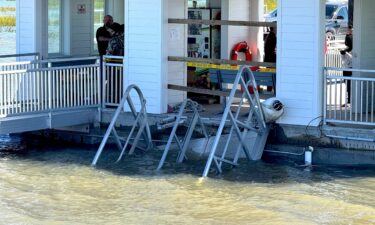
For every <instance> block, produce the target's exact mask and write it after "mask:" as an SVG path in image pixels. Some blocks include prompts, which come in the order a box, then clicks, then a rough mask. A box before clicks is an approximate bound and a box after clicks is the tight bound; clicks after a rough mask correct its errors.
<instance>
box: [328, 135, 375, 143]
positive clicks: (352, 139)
mask: <svg viewBox="0 0 375 225" xmlns="http://www.w3.org/2000/svg"><path fill="white" fill-rule="evenodd" d="M325 136H326V137H329V138H337V139H344V140H351V141H368V142H375V139H371V138H358V137H345V136H339V135H325Z"/></svg>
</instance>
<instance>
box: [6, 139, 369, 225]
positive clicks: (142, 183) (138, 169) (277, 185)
mask: <svg viewBox="0 0 375 225" xmlns="http://www.w3.org/2000/svg"><path fill="white" fill-rule="evenodd" d="M0 139H1V140H0V141H1V142H0V143H1V144H0V146H2V147H0V224H375V169H374V168H367V169H349V168H346V169H343V168H324V167H314V168H312V169H306V168H304V167H299V166H297V165H294V164H291V163H289V164H280V163H274V162H259V163H255V164H250V165H249V164H246V163H242V165H241V167H240V168H237V169H235V170H231V171H226V172H225V174H224V175H222V176H215V175H212V174H211V177H210V178H208V179H206V180H204V181H200V179H199V176H200V174H201V172H202V169H203V164H202V162H196V163H194V164H192V163H191V162H190V163H185V164H183V165H181V166H177V167H175V165H173V164H168V165H167V166H166V169H164V170H163V172H159V173H158V172H155V170H154V169H155V168H156V166H157V163H158V160H159V156H160V154H159V153H155V154H147V155H143V156H141V155H138V156H135V157H132V158H127V159H125V160H124V161H122V162H121V163H120V164H118V165H113V164H112V163H110V162H112V161H113V160H114V157H115V156H116V155H115V152H114V151H113V152H112V151H107V152H106V154H105V159H103V160H101V161H100V165H99V166H98V168H91V167H90V162H91V160H92V158H93V156H94V154H95V150H93V149H91V150H89V149H87V148H86V147H74V148H73V147H61V146H60V147H56V146H49V147H43V148H38V149H35V148H30V147H28V148H27V149H23V148H24V147H23V146H22V145H20V143H19V141H18V140H17V138H8V137H1V138H0ZM173 160H174V159H172V158H170V159H169V162H172V161H173Z"/></svg>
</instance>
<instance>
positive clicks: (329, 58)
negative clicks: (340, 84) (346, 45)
mask: <svg viewBox="0 0 375 225" xmlns="http://www.w3.org/2000/svg"><path fill="white" fill-rule="evenodd" d="M340 49H342V48H336V47H328V49H327V51H326V54H325V64H324V65H325V67H332V68H342V60H341V55H340ZM327 72H328V73H329V75H332V76H342V71H338V70H329V71H327Z"/></svg>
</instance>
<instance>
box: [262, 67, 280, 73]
mask: <svg viewBox="0 0 375 225" xmlns="http://www.w3.org/2000/svg"><path fill="white" fill-rule="evenodd" d="M258 71H259V72H270V73H276V68H259V70H258Z"/></svg>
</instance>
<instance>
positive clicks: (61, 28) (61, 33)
mask: <svg viewBox="0 0 375 225" xmlns="http://www.w3.org/2000/svg"><path fill="white" fill-rule="evenodd" d="M57 1H59V51H58V52H53V53H50V52H49V50H50V49H49V38H48V34H49V25H48V22H49V16H48V11H49V7H48V2H49V0H47V55H48V58H52V57H59V56H60V57H61V56H64V10H63V8H64V6H63V1H62V0H57Z"/></svg>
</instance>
